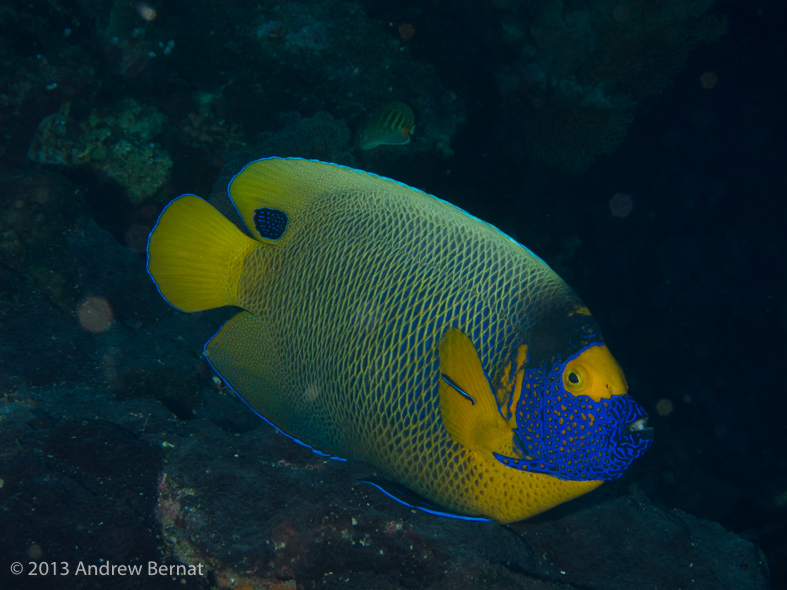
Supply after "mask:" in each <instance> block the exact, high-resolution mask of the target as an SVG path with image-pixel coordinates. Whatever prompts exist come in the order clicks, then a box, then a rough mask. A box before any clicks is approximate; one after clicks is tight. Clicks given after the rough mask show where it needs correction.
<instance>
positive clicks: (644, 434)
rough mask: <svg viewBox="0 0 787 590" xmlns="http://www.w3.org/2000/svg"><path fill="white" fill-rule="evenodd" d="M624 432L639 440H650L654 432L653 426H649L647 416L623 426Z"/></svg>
mask: <svg viewBox="0 0 787 590" xmlns="http://www.w3.org/2000/svg"><path fill="white" fill-rule="evenodd" d="M623 432H624V433H625V434H627V435H629V436H632V437H634V438H635V439H638V440H650V439H652V438H653V434H654V431H653V427H652V426H648V418H647V416H645V417H644V418H638V419H637V420H634V421H633V422H630V423H628V424H626V426H625V427H624V428H623Z"/></svg>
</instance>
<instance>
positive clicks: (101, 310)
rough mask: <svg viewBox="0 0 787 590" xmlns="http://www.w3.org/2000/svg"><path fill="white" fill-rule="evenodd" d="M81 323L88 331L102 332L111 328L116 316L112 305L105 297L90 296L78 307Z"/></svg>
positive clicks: (78, 316)
mask: <svg viewBox="0 0 787 590" xmlns="http://www.w3.org/2000/svg"><path fill="white" fill-rule="evenodd" d="M77 318H79V323H80V324H82V327H83V328H84V329H85V330H87V331H88V332H93V333H94V334H100V333H101V332H104V331H106V330H107V329H109V326H111V325H112V322H113V321H114V320H115V316H114V315H113V313H112V306H110V305H109V301H107V300H106V299H104V298H103V297H88V298H87V299H85V300H84V301H83V302H82V303H80V304H79V306H78V307H77Z"/></svg>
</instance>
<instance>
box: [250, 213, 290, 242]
mask: <svg viewBox="0 0 787 590" xmlns="http://www.w3.org/2000/svg"><path fill="white" fill-rule="evenodd" d="M253 220H254V229H256V230H257V233H258V234H260V237H261V238H265V239H266V240H278V239H279V238H281V237H282V236H283V235H284V232H285V230H286V229H287V221H288V217H287V214H286V213H285V212H284V211H282V210H281V209H272V208H271V207H260V208H259V209H255V210H254V216H253Z"/></svg>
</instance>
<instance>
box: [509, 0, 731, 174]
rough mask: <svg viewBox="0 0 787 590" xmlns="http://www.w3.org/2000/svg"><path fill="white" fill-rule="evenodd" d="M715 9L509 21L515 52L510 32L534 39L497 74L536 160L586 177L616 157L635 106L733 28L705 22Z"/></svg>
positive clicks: (657, 7) (615, 7)
mask: <svg viewBox="0 0 787 590" xmlns="http://www.w3.org/2000/svg"><path fill="white" fill-rule="evenodd" d="M713 3H714V0H688V1H683V0H601V1H599V0H596V1H576V2H568V1H567V2H565V3H564V2H562V1H561V0H549V1H547V2H544V3H543V4H541V5H540V7H539V8H537V9H535V12H534V13H532V14H529V15H528V16H526V17H523V18H522V19H521V20H520V21H519V22H517V21H516V20H515V19H511V18H510V17H507V18H506V19H504V21H503V24H502V25H501V26H502V27H503V36H504V39H505V40H506V43H507V44H509V45H510V44H516V43H517V39H518V36H517V35H512V34H511V31H515V32H516V31H519V30H529V32H530V37H529V39H528V40H524V38H523V40H522V41H521V47H520V48H519V54H520V57H519V59H518V60H517V61H516V63H515V64H514V65H513V66H512V67H510V68H504V69H502V70H501V71H499V72H498V74H497V80H498V85H499V87H500V91H501V94H502V96H503V104H504V107H505V108H507V109H509V110H517V111H518V112H517V114H516V115H515V118H516V119H518V120H519V121H520V127H521V130H522V131H523V132H524V136H525V140H526V142H527V151H528V153H529V154H530V156H532V157H533V158H534V159H536V160H540V161H542V162H544V163H546V164H548V165H550V166H552V167H554V168H557V169H561V170H565V171H568V172H574V173H579V172H582V171H584V170H585V169H586V168H587V167H588V166H589V165H590V164H591V163H592V161H593V160H594V159H595V157H596V156H598V155H600V154H608V153H610V152H612V151H613V150H614V149H615V148H616V147H617V146H618V145H619V144H620V142H621V141H622V140H623V138H624V137H625V135H626V132H627V129H628V127H629V125H630V124H631V122H632V121H633V120H634V114H635V107H636V106H637V105H638V104H640V103H641V102H642V101H644V100H645V99H647V98H648V97H650V96H652V95H654V94H656V93H658V92H660V91H661V90H663V89H664V88H665V87H666V86H667V85H668V84H669V83H670V81H671V79H672V77H673V76H674V75H675V74H676V73H677V72H678V71H680V69H681V68H682V67H683V65H684V64H685V62H686V58H687V56H688V54H689V52H690V50H691V49H692V48H693V47H694V46H696V45H697V44H698V43H700V42H710V41H715V40H717V39H718V38H719V37H720V36H721V35H722V34H724V32H725V30H726V23H725V21H724V20H723V19H719V18H717V17H713V16H707V15H705V12H706V11H707V10H708V9H709V8H710V7H711V6H712V5H713ZM523 107H524V108H523Z"/></svg>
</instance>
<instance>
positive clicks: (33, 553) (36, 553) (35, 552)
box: [27, 543, 44, 559]
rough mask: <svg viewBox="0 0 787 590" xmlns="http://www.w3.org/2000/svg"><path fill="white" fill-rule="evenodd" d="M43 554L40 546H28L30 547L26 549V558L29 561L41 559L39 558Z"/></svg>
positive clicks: (36, 544)
mask: <svg viewBox="0 0 787 590" xmlns="http://www.w3.org/2000/svg"><path fill="white" fill-rule="evenodd" d="M43 554H44V550H43V549H41V545H39V544H38V543H35V544H33V545H30V547H28V548H27V556H28V557H29V558H30V559H41V556H42V555H43Z"/></svg>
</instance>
